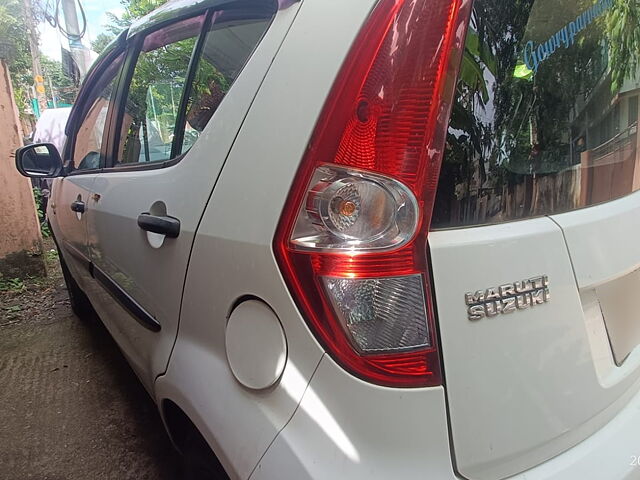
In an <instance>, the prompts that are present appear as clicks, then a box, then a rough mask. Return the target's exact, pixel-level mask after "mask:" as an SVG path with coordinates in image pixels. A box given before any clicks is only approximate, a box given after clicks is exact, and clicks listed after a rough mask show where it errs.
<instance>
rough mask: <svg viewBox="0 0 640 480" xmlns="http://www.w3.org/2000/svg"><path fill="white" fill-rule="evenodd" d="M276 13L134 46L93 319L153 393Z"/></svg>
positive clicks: (206, 19)
mask: <svg viewBox="0 0 640 480" xmlns="http://www.w3.org/2000/svg"><path fill="white" fill-rule="evenodd" d="M273 3H274V4H273V6H271V7H265V5H268V4H269V2H264V3H263V4H260V5H258V4H256V3H255V2H244V1H238V2H225V3H224V5H225V7H224V10H215V9H213V10H209V11H206V12H202V11H201V12H200V13H198V14H197V15H196V16H193V15H191V16H189V17H188V18H186V19H185V18H183V19H180V17H181V12H180V11H178V12H175V11H174V12H173V18H175V19H176V20H175V21H174V22H173V23H170V24H167V23H166V22H163V23H161V25H160V27H159V28H155V27H154V25H153V18H159V17H158V16H156V17H152V19H151V21H149V22H148V23H149V24H150V25H149V24H147V25H145V29H144V30H143V31H141V32H139V31H136V30H135V28H134V29H132V31H135V33H134V34H133V35H130V38H129V39H128V47H127V50H128V53H127V62H126V63H127V65H128V66H129V67H128V68H129V70H128V71H127V73H126V75H125V76H124V78H125V79H126V80H124V81H123V85H122V87H121V88H120V91H119V93H118V104H119V112H118V114H117V115H115V116H114V122H113V124H112V126H111V129H110V144H111V151H110V153H109V155H108V156H109V158H108V165H107V168H105V170H104V171H103V173H101V174H100V175H99V176H98V178H97V179H96V181H95V183H94V185H93V189H94V192H95V196H94V197H93V199H92V201H91V209H92V213H93V216H92V217H91V218H90V220H89V247H90V255H91V260H92V262H93V263H92V264H93V267H92V268H93V275H94V277H95V279H96V280H97V284H99V285H100V286H101V287H102V288H101V290H100V294H99V295H97V296H95V298H94V303H95V306H96V309H97V310H98V313H99V314H100V316H101V317H102V319H103V320H104V322H105V324H106V326H107V328H108V329H109V330H110V332H111V333H112V335H113V336H114V338H115V339H116V341H117V342H118V343H119V345H120V347H121V349H122V350H123V352H124V353H125V355H126V356H127V357H128V359H129V361H130V363H131V364H132V366H133V368H134V370H135V371H136V372H137V374H138V376H139V377H140V378H141V380H142V381H143V383H144V384H145V386H146V387H147V388H150V386H151V385H152V382H153V380H154V379H155V377H156V376H157V375H158V374H160V373H162V372H163V371H165V369H166V365H167V362H168V359H169V355H170V353H171V349H172V346H173V343H174V341H175V337H176V334H177V328H178V320H179V316H180V302H181V297H182V289H183V284H184V279H185V274H186V269H187V264H188V261H189V254H190V251H191V246H192V243H193V238H194V234H195V231H196V229H197V226H198V223H199V220H200V217H201V216H202V213H203V211H204V208H205V206H206V203H207V201H208V198H209V196H210V194H211V192H212V190H213V187H214V184H215V181H216V178H217V177H218V174H219V171H220V169H221V167H222V164H223V162H224V159H225V158H226V155H227V153H228V151H229V149H230V147H231V145H232V142H233V139H234V138H235V136H236V134H237V132H238V129H239V128H240V125H241V122H242V119H243V118H244V115H245V114H246V111H247V110H248V108H249V105H250V102H251V99H252V98H253V97H254V96H255V94H256V92H257V89H258V87H259V80H260V78H262V77H263V76H264V74H265V73H266V69H267V68H268V63H265V66H264V71H263V72H261V73H260V75H261V76H258V77H256V76H253V77H252V78H247V79H246V80H244V81H242V82H240V81H239V82H238V83H237V85H233V84H234V81H235V80H236V78H237V77H238V75H239V74H240V72H241V70H242V69H243V66H244V65H245V63H246V62H247V60H248V59H249V57H250V55H251V53H252V52H253V50H254V49H255V48H256V46H257V45H258V43H259V42H260V40H261V39H262V38H263V36H264V34H265V31H266V30H267V28H268V26H269V24H270V22H271V20H272V18H273V16H274V15H275V12H276V8H277V5H276V4H275V2H273ZM254 73H255V72H254ZM232 85H233V88H231V87H232ZM227 95H229V96H231V97H233V99H230V100H229V101H228V102H223V101H222V100H223V99H224V98H225V97H226V96H227ZM210 120H212V121H211V122H210ZM207 124H210V125H208V128H205V127H207ZM199 137H202V138H201V140H200V141H198V142H196V140H197V139H198V138H199Z"/></svg>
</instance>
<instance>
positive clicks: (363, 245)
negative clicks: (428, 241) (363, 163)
mask: <svg viewBox="0 0 640 480" xmlns="http://www.w3.org/2000/svg"><path fill="white" fill-rule="evenodd" d="M417 226H418V202H417V200H416V198H415V196H414V195H413V193H411V191H410V190H409V189H408V188H407V187H406V186H404V185H403V184H401V183H400V182H398V181H396V180H393V179H391V178H386V177H383V176H381V175H375V174H371V173H366V172H360V171H356V170H347V169H344V168H332V167H330V166H322V167H320V168H318V169H316V171H315V173H314V175H313V176H312V178H311V183H310V186H309V190H308V193H307V198H306V200H305V201H304V204H303V207H302V208H301V209H300V213H299V214H298V220H297V222H296V226H295V229H294V232H293V237H292V238H291V243H292V244H293V245H295V246H296V247H297V248H301V249H311V250H324V251H351V252H352V253H354V254H355V253H365V252H369V251H381V250H390V249H393V248H396V247H399V246H401V245H403V244H405V243H407V242H408V241H409V240H411V238H412V237H413V235H414V234H415V233H416V229H417Z"/></svg>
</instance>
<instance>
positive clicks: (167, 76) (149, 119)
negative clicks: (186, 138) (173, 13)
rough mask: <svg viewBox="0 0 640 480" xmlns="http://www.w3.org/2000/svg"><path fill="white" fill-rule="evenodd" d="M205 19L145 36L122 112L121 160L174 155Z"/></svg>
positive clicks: (161, 158)
mask: <svg viewBox="0 0 640 480" xmlns="http://www.w3.org/2000/svg"><path fill="white" fill-rule="evenodd" d="M203 22H204V15H201V16H200V17H197V18H190V19H188V20H184V21H181V22H178V23H174V24H172V25H169V26H168V27H165V28H162V29H160V30H156V31H155V32H152V33H150V34H149V35H147V36H146V37H145V38H144V41H143V42H142V46H141V48H140V52H139V54H138V59H137V61H136V65H135V69H134V71H133V76H132V77H131V82H130V84H129V89H128V93H127V96H126V102H125V104H124V111H123V113H122V114H121V115H122V117H121V118H122V120H121V121H122V123H121V125H122V128H121V130H120V142H119V147H118V151H117V154H116V155H117V157H116V159H115V160H116V165H118V164H120V165H131V164H139V163H151V162H163V161H166V160H169V159H170V158H171V149H172V145H173V137H174V134H175V127H176V120H177V117H178V111H179V108H180V103H181V98H182V95H183V92H184V89H185V85H186V79H187V71H188V68H189V63H190V61H191V57H192V55H193V51H194V48H195V45H196V41H197V38H198V37H199V35H200V33H201V31H202V25H203Z"/></svg>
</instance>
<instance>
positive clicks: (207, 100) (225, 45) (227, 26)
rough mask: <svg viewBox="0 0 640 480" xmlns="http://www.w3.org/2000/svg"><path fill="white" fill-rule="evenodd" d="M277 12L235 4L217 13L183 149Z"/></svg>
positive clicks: (203, 56) (196, 83)
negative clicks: (238, 6)
mask: <svg viewBox="0 0 640 480" xmlns="http://www.w3.org/2000/svg"><path fill="white" fill-rule="evenodd" d="M273 15H275V8H268V7H264V6H263V7H261V8H256V6H255V5H254V6H252V7H251V8H248V7H245V8H236V9H230V10H225V11H218V12H215V13H214V16H213V20H212V24H211V28H210V29H209V32H207V34H206V37H205V40H204V44H203V47H202V51H201V55H200V58H199V62H198V66H197V69H196V74H195V76H194V82H193V86H192V88H191V93H190V96H189V100H188V103H187V112H186V115H185V120H186V125H185V129H184V142H183V144H182V148H181V149H180V152H181V153H184V152H186V151H187V150H189V148H191V146H192V145H193V144H194V143H195V141H196V140H197V138H198V136H199V135H200V133H202V131H203V130H204V127H205V126H206V125H207V123H208V122H209V120H210V119H211V117H212V116H213V114H214V113H215V111H216V110H217V108H218V106H219V105H220V103H221V102H222V99H223V98H224V96H225V95H226V94H227V92H228V91H229V88H230V87H231V85H232V84H233V82H234V81H235V79H236V78H237V76H238V75H239V74H240V71H241V70H242V67H244V64H245V63H246V62H247V60H248V58H249V56H250V55H251V53H252V52H253V50H254V49H255V48H256V46H257V45H258V43H259V42H260V39H261V38H262V36H263V35H264V33H265V31H266V30H267V28H268V27H269V24H270V22H271V20H272V18H273Z"/></svg>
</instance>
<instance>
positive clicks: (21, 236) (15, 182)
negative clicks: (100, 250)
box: [0, 60, 44, 278]
mask: <svg viewBox="0 0 640 480" xmlns="http://www.w3.org/2000/svg"><path fill="white" fill-rule="evenodd" d="M0 128H1V132H0V274H2V275H3V276H4V277H5V278H13V277H20V276H23V275H27V274H32V275H33V274H41V273H43V272H44V262H43V260H42V257H41V252H42V239H41V236H40V225H39V222H38V215H37V212H36V205H35V201H34V199H33V194H32V190H31V182H30V181H29V179H27V178H25V177H23V176H21V175H20V174H19V173H18V171H17V170H16V168H15V158H14V155H13V154H14V152H15V149H16V148H18V147H19V146H21V145H22V129H21V126H20V122H19V120H18V109H17V107H16V104H15V101H14V98H13V91H12V88H11V79H10V77H9V71H8V69H7V66H6V64H5V62H4V60H0Z"/></svg>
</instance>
